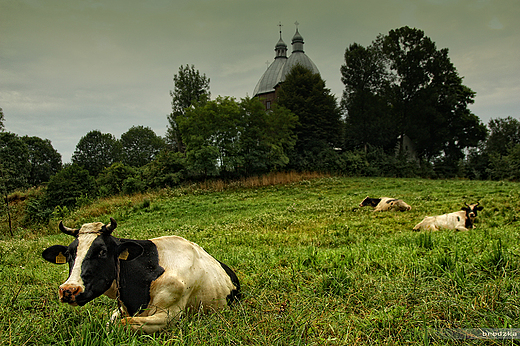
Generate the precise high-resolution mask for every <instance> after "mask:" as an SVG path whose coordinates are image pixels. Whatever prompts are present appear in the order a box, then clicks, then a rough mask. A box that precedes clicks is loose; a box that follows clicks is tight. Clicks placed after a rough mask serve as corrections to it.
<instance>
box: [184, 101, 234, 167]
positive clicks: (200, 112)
mask: <svg viewBox="0 0 520 346" xmlns="http://www.w3.org/2000/svg"><path fill="white" fill-rule="evenodd" d="M239 120H240V108H239V105H238V104H237V102H236V101H235V100H234V99H233V98H231V97H220V96H219V97H218V98H217V99H216V100H213V101H208V102H206V103H205V104H204V105H199V106H196V107H192V108H189V109H187V111H186V113H185V114H184V115H180V116H179V117H178V118H177V121H178V126H179V132H180V134H181V135H182V141H183V142H184V144H185V145H186V158H187V163H188V165H189V167H190V168H191V169H192V170H193V171H194V172H195V174H197V175H203V176H211V175H218V174H220V173H222V174H227V173H232V172H235V170H236V168H237V166H238V165H243V162H242V160H241V158H240V157H238V155H237V154H238V146H237V139H238V134H239V131H240V129H239V128H238V124H239Z"/></svg>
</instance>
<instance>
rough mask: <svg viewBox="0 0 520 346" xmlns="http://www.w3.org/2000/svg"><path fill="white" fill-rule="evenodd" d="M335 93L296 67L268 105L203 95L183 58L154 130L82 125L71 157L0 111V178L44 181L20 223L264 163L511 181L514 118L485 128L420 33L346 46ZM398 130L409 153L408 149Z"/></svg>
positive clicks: (519, 142)
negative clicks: (18, 131) (168, 107)
mask: <svg viewBox="0 0 520 346" xmlns="http://www.w3.org/2000/svg"><path fill="white" fill-rule="evenodd" d="M340 72H341V79H342V82H343V84H344V85H345V90H344V92H343V95H342V98H341V101H340V102H339V104H338V102H337V100H336V98H335V97H334V95H332V94H331V92H330V90H329V89H327V88H326V85H325V81H324V80H323V79H322V78H321V77H320V76H319V74H314V73H312V72H311V71H309V70H307V69H306V68H304V67H302V66H299V65H298V66H296V67H295V68H294V69H293V70H292V71H291V72H290V73H289V74H288V75H287V77H286V79H285V81H284V82H283V84H282V85H281V88H280V90H279V93H278V95H279V96H278V100H277V101H278V102H277V103H276V104H275V105H274V106H273V107H272V108H271V109H270V110H267V111H266V110H265V108H264V106H263V104H262V103H261V102H260V101H259V100H258V98H250V97H245V98H242V99H240V100H236V99H235V98H232V97H226V96H218V97H217V98H215V99H213V100H212V99H211V97H210V96H211V95H210V90H209V89H210V88H209V86H210V79H209V78H208V77H206V75H205V74H202V73H200V72H199V71H198V70H196V69H195V67H194V66H193V65H191V66H189V65H186V66H181V67H180V68H179V71H178V73H177V74H175V75H174V77H173V82H174V89H173V90H172V91H170V95H171V97H172V112H171V113H170V114H169V115H168V116H167V120H168V129H167V132H166V135H165V137H164V138H161V137H160V136H157V135H156V134H155V133H154V131H153V130H152V129H150V128H148V127H144V126H133V127H131V128H130V129H129V130H128V131H127V132H126V133H124V134H123V135H121V138H120V139H116V138H115V137H114V136H113V135H112V134H109V133H101V132H100V131H98V130H93V131H90V132H89V133H87V134H86V135H85V136H84V137H82V138H81V139H80V141H79V142H78V144H77V146H76V149H75V151H74V154H73V156H72V163H71V164H66V165H62V162H61V155H60V154H59V153H58V152H57V151H56V150H55V149H54V148H53V147H52V144H51V142H50V141H49V140H43V139H40V138H37V137H28V136H25V137H19V136H17V135H15V134H13V133H9V132H6V131H5V128H4V125H3V122H4V114H3V113H2V112H1V111H0V159H1V161H0V172H1V175H0V181H1V186H0V187H1V188H2V191H3V192H2V193H3V195H4V196H5V200H6V204H7V206H8V198H7V196H8V194H9V193H11V192H13V191H15V190H21V189H27V188H29V187H36V186H43V192H42V193H41V194H39V195H38V197H37V198H33V199H32V200H31V201H30V202H29V203H28V204H27V210H28V213H27V215H28V218H29V219H30V220H29V221H43V220H46V219H48V218H49V217H50V216H51V214H52V213H53V212H56V208H58V209H59V208H68V209H70V208H74V207H76V206H78V205H79V204H81V203H83V202H85V201H88V200H89V199H91V198H95V197H100V196H101V197H103V196H110V195H114V194H130V193H136V192H143V191H146V190H147V189H156V188H164V187H173V186H176V185H178V184H181V183H183V182H185V181H193V180H202V179H212V178H220V179H235V178H241V177H248V176H254V175H263V174H268V173H270V172H273V171H289V170H296V171H322V172H330V173H334V174H344V175H355V176H392V177H430V178H452V177H465V178H471V179H513V180H517V179H519V178H520V167H519V165H520V122H519V121H518V120H517V119H514V118H512V117H508V118H505V119H492V120H491V121H490V122H489V124H488V126H486V125H484V124H482V123H481V121H480V119H479V118H478V117H477V116H476V115H474V114H472V113H471V112H470V110H469V108H468V106H469V105H470V104H471V103H473V101H474V97H475V93H474V92H473V91H472V90H471V89H470V88H468V87H467V86H465V85H463V84H462V78H461V77H460V76H459V75H458V72H457V70H456V68H455V67H454V66H453V64H452V63H451V61H450V59H449V57H448V50H447V49H441V50H438V49H437V48H436V47H435V43H434V42H432V41H431V39H429V38H428V37H427V36H425V35H424V32H423V31H421V30H418V29H412V28H409V27H403V28H400V29H396V30H391V31H390V32H389V33H388V34H387V35H379V36H378V37H377V38H376V39H375V40H374V41H373V42H372V44H371V45H369V46H367V47H363V46H361V45H359V44H357V43H353V44H351V45H350V46H349V47H348V48H347V49H346V51H345V63H344V64H343V65H342V66H341V68H340ZM405 138H408V140H409V142H407V143H409V145H411V146H412V147H413V151H410V150H407V148H406V145H408V144H406V145H405V141H404V140H405Z"/></svg>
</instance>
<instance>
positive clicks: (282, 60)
mask: <svg viewBox="0 0 520 346" xmlns="http://www.w3.org/2000/svg"><path fill="white" fill-rule="evenodd" d="M303 43H304V42H303V37H302V36H301V35H300V33H299V32H298V28H296V33H295V34H294V36H293V38H292V53H291V55H290V56H289V58H287V54H286V52H287V45H286V44H285V43H284V42H283V40H282V32H281V30H280V40H279V41H278V43H277V44H276V46H275V51H276V56H275V58H274V61H273V62H272V63H271V65H269V67H268V68H267V70H266V71H265V72H264V74H263V75H262V77H261V78H260V80H259V81H258V83H257V84H256V87H255V90H254V92H253V95H254V96H256V95H260V94H265V93H270V92H274V88H275V87H276V86H277V85H278V84H279V83H281V82H283V81H284V80H285V76H287V74H288V73H289V72H291V69H292V68H293V67H294V66H296V65H302V66H303V67H306V68H308V69H309V70H311V71H312V72H313V73H320V71H319V70H318V67H317V66H316V65H315V64H314V63H313V62H312V60H311V59H310V58H309V57H308V56H307V55H306V54H305V52H304V50H303Z"/></svg>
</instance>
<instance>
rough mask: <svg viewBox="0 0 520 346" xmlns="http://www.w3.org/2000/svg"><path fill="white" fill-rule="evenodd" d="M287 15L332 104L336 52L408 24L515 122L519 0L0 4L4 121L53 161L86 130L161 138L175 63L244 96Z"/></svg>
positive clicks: (485, 109)
mask: <svg viewBox="0 0 520 346" xmlns="http://www.w3.org/2000/svg"><path fill="white" fill-rule="evenodd" d="M296 21H298V22H299V32H300V34H301V35H302V36H303V38H304V41H305V46H304V49H305V53H306V54H307V55H308V56H309V57H310V58H311V59H312V61H313V62H314V63H315V64H316V65H317V66H318V69H319V70H320V73H321V76H322V78H323V79H324V80H325V81H326V86H327V87H328V88H329V89H331V91H332V93H333V94H335V95H336V97H337V98H338V100H339V99H340V98H341V93H342V91H343V84H342V83H341V81H340V72H339V69H340V66H341V65H342V64H343V63H344V60H343V54H344V52H345V49H346V48H347V47H348V46H349V45H350V44H352V43H354V42H356V43H359V44H361V45H363V46H367V45H369V44H370V43H371V42H372V41H373V40H374V39H375V38H376V36H377V35H378V34H380V33H381V34H387V33H388V32H389V31H390V30H392V29H396V28H399V27H402V26H405V25H407V26H410V27H415V28H418V29H421V30H423V31H424V32H425V34H426V36H428V37H430V38H431V39H432V40H433V41H434V42H435V43H436V45H437V48H438V49H441V48H448V49H449V56H450V58H451V61H452V62H453V64H454V65H455V67H456V68H457V70H458V72H459V74H460V75H461V76H462V77H464V80H463V83H464V84H465V85H466V86H468V87H470V88H471V89H472V90H473V91H475V92H476V93H477V96H476V98H475V104H473V105H472V106H471V107H470V108H471V110H472V112H473V113H474V114H476V115H477V116H478V117H480V119H481V120H482V121H483V122H484V123H485V124H487V123H488V122H489V119H491V118H493V119H496V118H505V117H507V116H512V117H515V118H519V117H520V2H519V1H518V0H334V1H332V0H320V1H311V0H298V1H296V0H278V1H273V0H266V1H264V0H254V1H252V0H185V1H182V0H148V1H144V0H142V1H137V0H124V1H123V0H113V1H95V0H84V1H83V0H82V1H79V0H0V108H2V109H3V112H4V116H5V123H4V125H5V127H6V130H7V131H10V132H14V133H16V134H18V135H20V136H24V135H29V136H37V137H40V138H44V139H45V138H47V139H49V140H51V142H52V145H53V146H54V148H55V149H56V150H58V152H59V153H60V154H61V155H62V157H63V162H70V159H71V156H72V153H73V152H74V149H75V147H76V144H77V143H78V141H79V140H80V138H81V137H83V136H84V135H86V134H87V133H88V132H90V131H92V130H100V131H101V132H103V133H111V134H113V135H114V136H116V138H120V136H121V134H122V133H124V132H126V131H127V130H128V129H129V128H130V127H132V126H137V125H142V126H148V127H150V128H152V129H153V130H154V131H155V132H156V133H157V134H158V135H160V136H164V134H165V131H166V127H167V125H168V121H167V118H166V117H167V115H168V114H169V113H170V111H171V97H170V94H169V92H170V90H172V89H173V75H174V74H177V73H178V70H179V67H180V66H181V65H186V64H190V65H191V64H193V65H195V68H196V69H197V70H199V71H200V72H201V73H204V74H206V76H207V77H209V78H210V80H211V81H210V91H211V95H212V98H215V97H217V96H219V95H221V96H233V97H235V98H237V99H240V98H243V97H245V96H246V95H249V96H252V95H251V94H252V92H253V90H254V88H255V86H256V83H257V82H258V80H259V79H260V77H261V76H262V73H263V72H264V71H265V69H266V68H267V64H266V62H268V63H271V62H272V61H273V59H274V56H275V52H274V46H275V44H276V43H277V42H278V39H279V34H278V30H279V28H278V23H279V22H281V23H282V25H283V26H282V37H283V40H284V41H285V43H286V44H287V45H288V46H289V52H288V53H290V51H291V38H292V36H293V35H294V32H295V25H294V23H295V22H296Z"/></svg>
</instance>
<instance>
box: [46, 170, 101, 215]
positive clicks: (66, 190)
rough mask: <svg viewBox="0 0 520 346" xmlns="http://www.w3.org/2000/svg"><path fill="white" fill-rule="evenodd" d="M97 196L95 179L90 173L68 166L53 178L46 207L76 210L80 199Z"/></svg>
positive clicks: (48, 187) (48, 186) (48, 189)
mask: <svg viewBox="0 0 520 346" xmlns="http://www.w3.org/2000/svg"><path fill="white" fill-rule="evenodd" d="M96 195H97V191H96V184H95V180H94V178H93V177H92V176H91V175H90V174H89V171H88V170H86V169H84V168H82V167H81V166H79V165H77V164H72V165H67V166H66V167H65V168H64V169H62V170H61V171H59V172H58V173H57V174H56V175H54V176H52V177H51V179H50V181H49V184H48V185H47V189H46V191H45V201H46V205H47V206H48V207H49V208H51V209H53V208H55V207H57V206H62V207H67V208H74V207H76V206H77V202H78V200H79V199H80V198H85V197H86V196H88V197H94V196H96Z"/></svg>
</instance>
